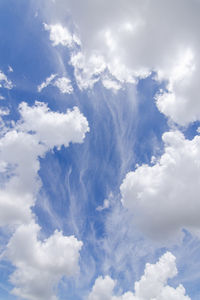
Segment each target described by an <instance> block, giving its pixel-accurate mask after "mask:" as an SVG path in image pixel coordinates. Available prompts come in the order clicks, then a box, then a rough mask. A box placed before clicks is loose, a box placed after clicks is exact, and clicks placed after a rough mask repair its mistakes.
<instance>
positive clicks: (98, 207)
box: [96, 199, 110, 211]
mask: <svg viewBox="0 0 200 300" xmlns="http://www.w3.org/2000/svg"><path fill="white" fill-rule="evenodd" d="M109 207H110V201H109V200H108V199H105V200H104V201H103V205H99V206H97V208H96V210H97V211H102V210H104V209H107V208H109Z"/></svg>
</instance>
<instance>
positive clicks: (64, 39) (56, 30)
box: [44, 24, 80, 47]
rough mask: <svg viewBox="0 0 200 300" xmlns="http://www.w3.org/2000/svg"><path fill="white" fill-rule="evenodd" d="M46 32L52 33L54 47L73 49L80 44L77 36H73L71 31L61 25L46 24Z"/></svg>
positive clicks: (51, 38)
mask: <svg viewBox="0 0 200 300" xmlns="http://www.w3.org/2000/svg"><path fill="white" fill-rule="evenodd" d="M44 28H45V30H47V31H49V32H50V40H51V42H52V45H53V46H58V45H59V44H60V45H62V46H67V47H72V46H73V45H74V43H75V44H78V45H79V44H80V41H79V39H78V37H77V36H76V35H72V34H71V33H70V32H69V30H68V29H67V28H66V27H64V26H62V25H61V24H54V25H47V24H44Z"/></svg>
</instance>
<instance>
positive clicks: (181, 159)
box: [120, 131, 200, 240]
mask: <svg viewBox="0 0 200 300" xmlns="http://www.w3.org/2000/svg"><path fill="white" fill-rule="evenodd" d="M162 138H163V141H164V145H165V148H164V153H163V155H162V156H161V157H160V158H158V159H157V160H156V161H155V164H154V165H153V166H151V165H146V164H143V165H141V166H139V167H137V169H136V170H135V171H134V172H130V173H128V174H127V175H126V177H125V179H124V181H123V183H122V185H121V187H120V189H121V194H122V198H123V199H122V203H123V205H124V206H125V207H126V208H128V210H129V211H130V212H131V213H132V215H133V222H134V223H135V224H137V225H138V226H139V227H140V229H142V230H144V232H145V233H147V234H149V235H150V236H151V237H154V238H156V239H161V240H166V239H167V238H172V237H173V236H174V237H175V236H177V234H180V232H181V229H182V228H186V229H189V230H196V229H198V230H199V228H200V221H199V220H200V214H199V211H200V204H199V193H200V185H199V182H200V136H195V137H194V138H193V139H192V140H187V139H185V137H184V135H183V134H182V133H180V132H179V131H172V132H167V133H164V134H163V137H162Z"/></svg>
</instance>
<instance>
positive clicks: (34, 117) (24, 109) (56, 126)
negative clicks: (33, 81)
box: [18, 102, 89, 148]
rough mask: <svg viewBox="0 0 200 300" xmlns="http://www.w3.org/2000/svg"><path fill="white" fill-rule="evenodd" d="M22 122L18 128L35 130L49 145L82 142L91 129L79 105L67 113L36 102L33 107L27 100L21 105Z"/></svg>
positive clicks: (58, 145) (39, 138) (36, 134)
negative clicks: (52, 110)
mask: <svg viewBox="0 0 200 300" xmlns="http://www.w3.org/2000/svg"><path fill="white" fill-rule="evenodd" d="M19 111H20V114H21V116H22V120H23V122H22V123H19V125H18V128H19V129H20V130H23V131H24V130H25V131H28V132H29V131H33V132H34V133H35V136H36V137H37V139H38V141H39V142H42V143H44V144H45V145H46V146H47V147H49V148H53V147H58V148H59V147H61V146H62V145H64V146H65V147H67V146H68V145H69V143H70V142H72V143H82V142H83V140H84V138H85V134H86V133H87V132H88V131H89V126H88V122H87V119H86V118H85V117H84V116H83V115H82V114H81V113H80V111H79V109H78V108H77V107H74V108H73V110H67V112H66V113H58V112H51V111H50V110H49V108H48V107H47V105H46V104H44V103H42V102H36V105H35V106H33V107H30V106H28V105H27V104H26V103H25V102H24V103H21V104H20V106H19Z"/></svg>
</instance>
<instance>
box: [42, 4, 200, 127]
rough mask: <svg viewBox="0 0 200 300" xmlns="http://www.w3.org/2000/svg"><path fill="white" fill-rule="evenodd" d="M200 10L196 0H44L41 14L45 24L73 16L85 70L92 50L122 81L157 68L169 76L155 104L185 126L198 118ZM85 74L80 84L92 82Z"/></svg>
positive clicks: (160, 76)
mask: <svg viewBox="0 0 200 300" xmlns="http://www.w3.org/2000/svg"><path fill="white" fill-rule="evenodd" d="M180 7H181V10H180ZM199 9H200V3H199V1H196V0H191V1H188V0H177V1H176V2H174V1H173V0H169V1H166V0H155V1H153V2H151V1H148V0H143V1H138V0H128V1H126V2H124V1H121V0H117V1H116V0H111V1H109V3H108V2H107V1H100V2H94V1H92V0H86V1H84V4H83V3H82V2H81V1H78V2H77V1H74V0H61V1H55V2H54V3H49V1H46V6H45V9H44V14H45V18H46V19H47V20H48V22H49V23H51V22H54V23H55V22H57V23H59V22H60V24H62V26H63V27H65V24H64V20H65V17H66V14H68V15H69V13H70V14H71V15H72V18H73V21H74V23H75V24H76V26H77V27H78V30H79V33H80V37H81V43H82V54H83V56H84V57H85V60H86V64H85V66H84V69H85V68H86V69H87V65H88V62H89V61H90V59H91V57H92V56H94V55H95V56H96V57H102V61H104V64H105V65H106V66H107V68H108V69H109V70H110V72H111V74H113V75H114V76H116V78H117V79H118V80H121V81H123V82H124V81H127V80H129V81H131V80H132V81H133V80H134V78H136V77H138V76H139V77H140V76H143V77H144V76H147V75H148V74H149V72H151V71H155V72H157V73H158V77H157V79H159V80H160V79H165V80H168V81H169V85H168V88H169V93H165V94H164V95H162V96H160V97H158V99H157V105H158V108H159V109H160V111H161V112H163V113H164V114H166V115H167V116H168V117H169V118H171V119H172V120H173V121H175V122H178V123H180V124H182V125H186V124H188V123H189V122H192V121H195V120H199V119H200V113H199V111H200V104H199V103H200V101H199V84H198V78H199V75H200V54H199V53H200V43H199V31H198V28H199V26H200V20H199V14H198V11H199ZM50 38H51V37H50ZM51 39H52V40H53V38H51ZM54 40H56V39H55V38H54ZM61 41H62V38H61ZM55 43H59V42H58V39H57V40H56V42H55ZM70 43H71V40H70ZM70 43H68V44H70ZM82 73H83V74H84V73H86V74H87V73H88V72H87V71H84V70H82ZM90 73H91V72H90ZM78 75H79V74H78ZM84 78H85V80H86V81H88V84H86V83H85V84H84V86H90V84H91V81H90V79H91V75H90V76H89V77H87V76H85V77H84ZM120 78H121V79H120ZM79 79H80V78H79Z"/></svg>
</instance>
